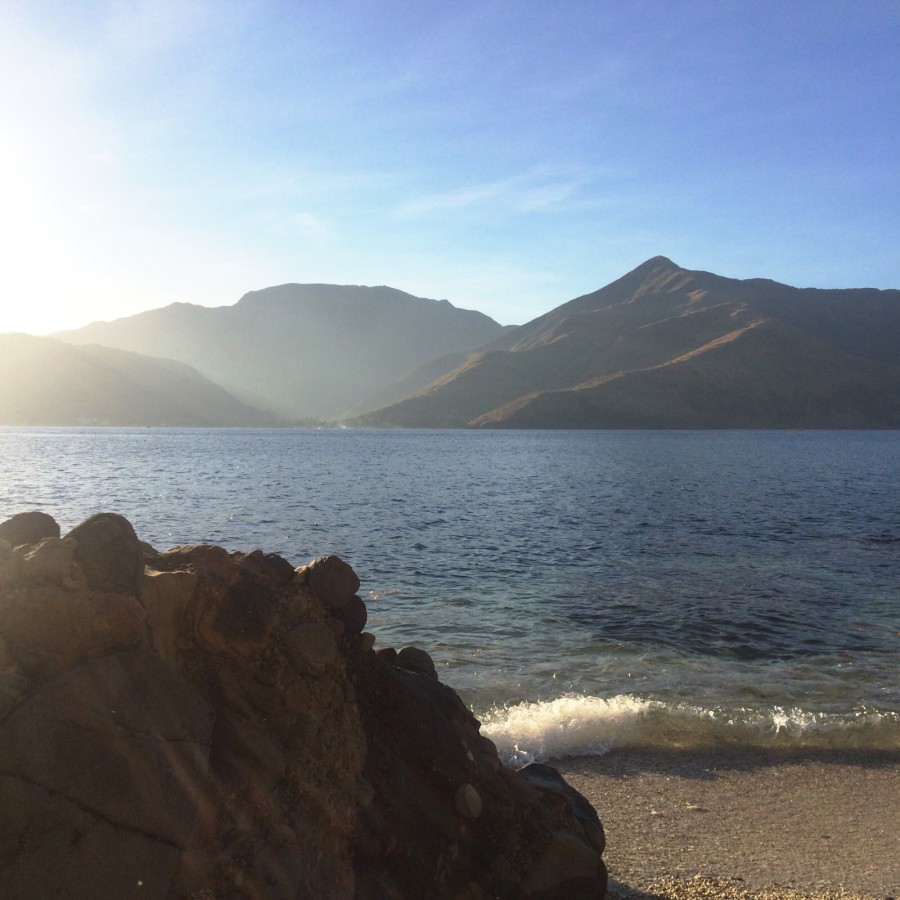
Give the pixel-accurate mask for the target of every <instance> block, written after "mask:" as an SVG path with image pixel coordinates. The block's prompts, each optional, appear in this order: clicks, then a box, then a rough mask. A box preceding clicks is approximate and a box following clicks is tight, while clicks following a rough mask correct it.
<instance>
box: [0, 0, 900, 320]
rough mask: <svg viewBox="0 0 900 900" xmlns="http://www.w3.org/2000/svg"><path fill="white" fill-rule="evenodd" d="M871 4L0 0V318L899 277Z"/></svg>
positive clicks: (527, 301)
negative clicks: (347, 290)
mask: <svg viewBox="0 0 900 900" xmlns="http://www.w3.org/2000/svg"><path fill="white" fill-rule="evenodd" d="M898 47H900V0H865V2H858V0H847V2H834V0H814V2H812V0H811V2H801V3H790V2H789V3H785V2H783V0H778V2H772V0H747V2H736V0H735V2H730V0H618V2H609V0H585V2H574V0H555V2H549V0H545V2H531V0H477V2H470V0H454V2H453V3H433V2H417V0H402V2H401V0H378V2H374V0H373V2H369V0H327V2H318V0H310V2H304V0H294V2H274V0H272V2H266V0H247V2H231V0H208V2H207V0H173V2H169V0H68V2H61V0H53V2H47V0H3V2H2V3H0V83H2V84H3V85H4V87H3V90H2V91H0V279H2V292H3V301H2V303H0V332H9V331H25V332H29V333H32V334H47V333H50V332H53V331H57V330H62V329H68V328H77V327H80V326H82V325H86V324H88V323H90V322H92V321H96V320H111V319H116V318H121V317H123V316H128V315H132V314H134V313H137V312H140V311H142V310H146V309H152V308H158V307H162V306H167V305H168V304H170V303H173V302H188V303H197V304H202V305H206V306H223V305H230V304H233V303H235V302H237V300H238V299H239V298H240V297H241V295H242V294H244V293H245V292H247V291H250V290H256V289H259V288H263V287H267V286H270V285H276V284H284V283H287V282H300V283H309V282H326V283H336V284H369V285H380V284H387V285H390V286H392V287H395V288H400V289H401V290H404V291H408V292H409V293H412V294H415V295H417V296H421V297H430V298H434V299H444V298H446V299H448V300H450V302H451V303H453V304H454V305H455V306H457V307H462V308H466V309H478V310H481V311H482V312H484V313H486V314H487V315H489V316H492V317H493V318H494V319H496V320H497V321H499V322H501V323H502V324H519V323H522V322H526V321H529V320H530V319H532V318H534V317H536V316H538V315H541V314H542V313H544V312H547V311H549V310H550V309H552V308H554V307H556V306H558V305H560V304H561V303H564V302H566V301H567V300H570V299H572V298H573V297H576V296H579V295H581V294H585V293H589V292H591V291H594V290H596V289H598V288H600V287H602V286H604V285H605V284H608V283H609V282H610V281H613V280H614V279H616V278H618V277H620V276H621V275H623V274H625V273H626V272H628V271H630V270H631V269H633V268H634V267H635V266H637V265H639V264H640V263H642V262H643V261H644V260H646V259H648V258H650V257H652V256H656V255H660V254H661V255H664V256H668V257H669V258H670V259H672V260H673V261H675V262H676V263H678V264H679V265H682V266H684V267H685V268H689V269H704V270H707V271H712V272H716V273H718V274H721V275H726V276H729V277H735V278H750V277H767V278H773V279H775V280H777V281H782V282H786V283H788V284H794V285H797V286H801V287H878V288H900V112H898V111H900V53H898V51H897V48H898Z"/></svg>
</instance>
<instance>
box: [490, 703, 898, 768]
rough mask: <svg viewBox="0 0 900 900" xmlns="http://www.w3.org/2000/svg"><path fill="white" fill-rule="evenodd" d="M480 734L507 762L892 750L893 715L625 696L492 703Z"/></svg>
mask: <svg viewBox="0 0 900 900" xmlns="http://www.w3.org/2000/svg"><path fill="white" fill-rule="evenodd" d="M481 720H482V729H481V730H482V733H483V734H484V735H486V736H487V737H489V738H490V739H491V740H492V741H493V742H494V743H495V744H496V746H497V750H498V752H499V754H500V757H501V759H503V761H504V762H505V763H506V764H507V765H516V766H520V765H525V764H526V763H529V762H541V761H543V760H547V759H552V758H554V757H565V756H597V755H603V754H605V753H607V752H609V751H610V750H611V749H613V748H616V747H647V746H667V747H698V748H699V747H704V746H705V747H709V746H723V745H729V744H730V745H737V744H749V745H760V746H781V747H785V746H797V747H799V746H819V747H822V746H827V747H869V748H881V749H897V748H900V716H898V715H897V714H896V713H893V712H884V711H877V710H854V711H851V712H848V713H847V714H845V715H832V714H825V713H814V712H810V711H807V710H803V709H800V708H783V707H780V706H774V707H766V708H759V709H748V708H745V707H741V708H736V709H732V710H725V709H707V708H704V707H700V706H693V705H691V704H687V703H677V704H669V703H665V702H663V701H659V700H647V699H643V698H640V697H636V696H633V695H631V694H621V695H619V696H615V697H609V698H602V697H592V696H581V695H566V696H563V697H558V698H557V699H555V700H549V701H539V702H526V703H519V704H516V705H514V706H509V707H505V708H499V707H495V708H493V709H491V710H489V711H488V712H487V713H486V714H484V715H482V717H481Z"/></svg>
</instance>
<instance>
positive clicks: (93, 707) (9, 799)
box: [0, 513, 606, 900]
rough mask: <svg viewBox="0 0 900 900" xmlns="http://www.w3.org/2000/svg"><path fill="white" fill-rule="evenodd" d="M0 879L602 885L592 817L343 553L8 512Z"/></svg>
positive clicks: (116, 885)
mask: <svg viewBox="0 0 900 900" xmlns="http://www.w3.org/2000/svg"><path fill="white" fill-rule="evenodd" d="M0 535H2V537H0V810H2V815H0V896H2V897H4V898H9V900H18V898H22V900H24V898H35V897H65V898H67V900H96V898H101V897H102V898H110V897H115V898H123V900H124V898H143V900H157V898H160V900H162V898H173V900H174V898H193V900H230V898H251V900H282V898H316V900H327V898H352V897H356V898H360V900H366V898H372V900H375V898H378V900H382V898H384V900H390V898H397V900H400V898H409V900H424V898H434V900H440V898H448V900H481V898H484V900H486V898H494V897H497V898H505V897H509V898H535V900H537V898H542V900H554V898H557V900H563V898H565V900H578V898H585V900H586V898H600V897H603V896H604V893H605V886H606V869H605V866H604V864H603V861H602V858H601V855H602V852H603V847H604V836H603V829H602V827H601V825H600V822H599V819H598V818H597V815H596V813H595V812H594V810H593V809H592V807H590V805H589V804H588V803H587V801H585V800H584V798H582V797H581V796H580V795H579V794H578V793H577V792H575V791H574V790H573V789H572V788H571V787H569V786H568V785H567V784H566V783H565V782H564V781H563V780H562V778H561V777H560V776H559V774H558V773H557V772H556V771H555V770H554V769H551V768H550V767H548V766H531V767H527V768H526V769H524V770H521V771H514V770H512V769H509V768H506V767H504V766H503V765H502V764H501V762H500V760H499V759H498V757H497V753H496V750H495V748H494V746H493V744H492V743H491V742H490V741H489V740H487V739H486V738H484V737H482V736H481V735H480V734H479V723H478V721H477V720H476V719H475V718H474V717H473V716H472V714H471V713H470V712H469V711H468V710H467V709H466V707H465V706H464V704H463V703H462V702H461V700H460V699H459V697H458V696H457V695H456V694H455V693H454V691H453V690H451V689H450V688H449V687H447V686H446V685H444V684H442V683H441V682H440V681H439V680H438V678H437V675H436V672H435V668H434V664H433V662H432V661H431V659H430V657H429V656H428V654H427V653H426V652H424V651H423V650H421V649H418V648H415V647H406V648H402V649H401V650H400V651H399V652H397V651H395V650H393V649H391V648H384V649H380V650H377V651H376V650H375V649H374V643H375V639H374V637H373V636H372V635H371V634H368V633H366V632H365V631H364V630H363V629H364V627H365V624H366V608H365V604H364V603H363V601H362V600H361V599H360V598H359V596H358V594H357V591H358V589H359V580H358V578H357V576H356V574H355V573H354V571H353V569H352V568H351V567H350V566H349V565H347V564H346V563H345V562H343V561H342V560H340V559H339V558H337V557H335V556H327V557H323V558H321V559H317V560H314V561H313V562H311V563H310V564H309V565H308V566H303V567H300V568H294V566H293V565H292V564H291V563H289V562H288V561H286V560H285V559H283V558H281V557H279V556H275V555H269V554H265V553H263V552H261V551H253V552H251V553H228V552H227V551H225V550H224V549H222V548H220V547H213V546H193V547H176V548H173V549H171V550H168V551H166V552H162V553H158V552H156V551H154V550H153V549H152V548H150V547H148V546H147V545H146V544H142V543H141V542H140V541H139V539H138V537H137V535H136V534H135V532H134V529H133V528H132V526H131V524H130V523H129V522H128V521H127V520H126V519H124V518H122V517H121V516H118V515H115V514H111V513H103V514H100V515H96V516H93V517H91V518H90V519H88V520H87V521H85V522H83V523H82V524H81V525H79V526H78V527H76V528H75V529H73V530H72V531H71V532H69V533H68V534H67V535H65V536H63V537H61V536H60V531H59V528H58V526H57V525H56V523H55V522H54V521H53V520H52V519H51V518H50V517H49V516H45V515H44V514H34V513H31V514H26V515H24V516H18V517H16V518H15V519H13V520H10V521H9V522H6V523H3V524H0Z"/></svg>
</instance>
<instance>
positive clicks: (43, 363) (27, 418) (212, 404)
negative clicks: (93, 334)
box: [0, 334, 280, 426]
mask: <svg viewBox="0 0 900 900" xmlns="http://www.w3.org/2000/svg"><path fill="white" fill-rule="evenodd" d="M0 424H3V425H122V426H125V425H134V426H150V425H171V426H225V425H232V426H259V425H276V424H280V420H279V419H277V417H275V416H272V415H271V414H268V413H264V412H261V411H260V410H258V409H254V408H253V407H251V406H248V405H247V404H245V403H242V402H241V401H239V400H237V399H235V398H234V397H232V396H231V395H230V394H228V393H227V392H226V391H225V390H223V389H222V388H221V387H219V386H218V385H215V384H213V383H212V382H210V381H209V380H207V379H206V378H203V377H202V376H201V375H199V374H198V373H197V372H196V371H195V370H193V369H191V368H190V367H188V366H186V365H183V364H182V363H176V362H172V361H171V360H167V359H154V358H151V357H147V356H140V355H138V354H136V353H130V352H126V351H122V350H111V349H109V348H106V347H97V346H85V347H73V346H70V345H69V344H66V343H63V342H62V341H59V340H55V339H53V338H39V337H32V336H31V335H25V334H0Z"/></svg>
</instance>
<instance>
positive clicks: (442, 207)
mask: <svg viewBox="0 0 900 900" xmlns="http://www.w3.org/2000/svg"><path fill="white" fill-rule="evenodd" d="M586 181H587V179H586V178H584V177H568V178H565V177H553V176H551V175H548V174H545V173H543V172H528V173H525V174H522V175H515V176H512V177H510V178H502V179H499V180H497V181H490V182H486V183H483V184H476V185H467V186H464V187H460V188H456V189H454V190H450V191H439V192H436V193H432V194H423V195H422V196H419V197H415V198H413V199H412V200H408V201H406V202H405V203H402V204H400V205H399V206H398V207H397V208H396V209H395V211H394V215H395V216H396V217H397V218H399V219H418V218H424V217H427V216H430V215H432V214H434V213H440V212H448V211H454V210H469V211H472V212H478V213H492V212H495V213H503V214H509V213H538V212H555V211H559V210H560V209H562V208H563V207H564V206H565V205H566V203H567V202H568V201H570V200H572V199H574V198H575V197H576V196H577V194H578V192H579V191H580V190H581V189H582V188H583V186H584V185H585V183H586Z"/></svg>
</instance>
